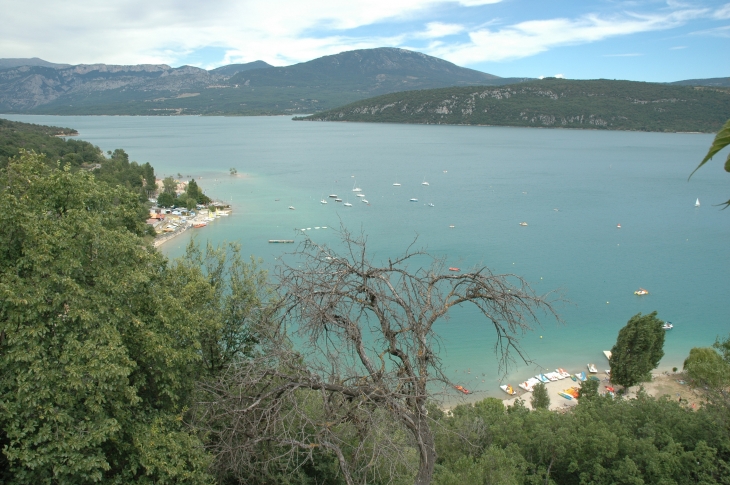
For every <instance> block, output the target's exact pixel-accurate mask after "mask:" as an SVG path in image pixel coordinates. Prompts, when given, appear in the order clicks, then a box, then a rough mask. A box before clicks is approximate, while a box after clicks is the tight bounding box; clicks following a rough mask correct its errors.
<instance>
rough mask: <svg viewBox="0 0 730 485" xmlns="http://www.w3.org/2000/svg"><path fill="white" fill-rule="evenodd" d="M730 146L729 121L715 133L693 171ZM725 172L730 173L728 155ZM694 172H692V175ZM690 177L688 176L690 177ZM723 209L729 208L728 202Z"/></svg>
mask: <svg viewBox="0 0 730 485" xmlns="http://www.w3.org/2000/svg"><path fill="white" fill-rule="evenodd" d="M728 145H730V120H727V121H726V122H725V125H724V126H723V127H722V129H721V130H720V131H719V132H717V135H715V139H714V140H713V141H712V145H711V146H710V149H709V150H708V151H707V155H705V158H703V159H702V161H701V162H700V164H699V165H698V166H697V168H696V169H695V170H694V172H696V171H697V169H699V168H700V167H701V166H702V165H704V164H706V163H707V162H709V161H710V160H711V159H712V157H714V156H715V155H716V154H717V153H718V152H719V151H720V150H722V149H723V148H725V147H726V146H728ZM724 168H725V171H726V172H730V154H728V156H727V159H726V160H725V166H724ZM694 172H692V173H693V174H694ZM691 176H692V175H690V177H691ZM724 205H725V207H728V206H730V200H728V201H727V202H725V204H724Z"/></svg>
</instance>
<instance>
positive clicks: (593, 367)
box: [588, 364, 598, 374]
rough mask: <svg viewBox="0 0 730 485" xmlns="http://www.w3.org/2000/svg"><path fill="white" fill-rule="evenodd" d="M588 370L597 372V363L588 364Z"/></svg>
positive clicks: (592, 372) (593, 372)
mask: <svg viewBox="0 0 730 485" xmlns="http://www.w3.org/2000/svg"><path fill="white" fill-rule="evenodd" d="M588 372H590V373H591V374H597V373H598V369H597V368H596V365H595V364H588Z"/></svg>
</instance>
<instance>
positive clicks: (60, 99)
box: [0, 48, 730, 115]
mask: <svg viewBox="0 0 730 485" xmlns="http://www.w3.org/2000/svg"><path fill="white" fill-rule="evenodd" d="M526 81H534V79H530V78H502V77H498V76H494V75H492V74H487V73H484V72H480V71H476V70H473V69H467V68H463V67H459V66H457V65H455V64H452V63H450V62H447V61H445V60H443V59H438V58H436V57H431V56H428V55H425V54H421V53H418V52H413V51H408V50H404V49H396V48H377V49H363V50H355V51H348V52H342V53H340V54H336V55H331V56H325V57H320V58H318V59H314V60H311V61H308V62H302V63H299V64H294V65H291V66H286V67H274V66H271V65H270V64H267V63H266V62H263V61H255V62H250V63H246V64H231V65H227V66H222V67H219V68H216V69H211V70H205V69H200V68H197V67H192V66H182V67H178V68H172V67H170V66H167V65H164V64H158V65H153V64H141V65H132V66H121V65H107V64H91V65H87V64H81V65H68V64H56V63H52V62H47V61H44V60H42V59H38V58H30V59H0V112H3V113H29V114H59V115H61V114H62V115H181V114H182V115H276V114H307V113H316V112H323V111H327V110H330V109H333V108H336V107H338V106H342V105H346V104H349V103H353V102H356V101H360V100H363V99H367V98H371V97H374V96H379V95H384V94H389V93H397V92H403V91H414V90H428V89H435V88H447V87H459V86H461V87H464V86H502V85H507V84H515V83H522V82H526ZM675 84H685V85H707V86H730V78H716V79H707V80H703V79H696V80H687V81H678V82H677V83H675Z"/></svg>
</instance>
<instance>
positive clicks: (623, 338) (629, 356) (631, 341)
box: [609, 312, 665, 387]
mask: <svg viewBox="0 0 730 485" xmlns="http://www.w3.org/2000/svg"><path fill="white" fill-rule="evenodd" d="M656 315H657V312H652V313H650V314H648V315H642V314H641V313H637V314H636V315H634V316H633V317H631V319H629V321H628V322H627V323H626V326H625V327H624V328H622V329H621V330H620V331H619V333H618V338H617V339H616V344H615V345H614V346H613V348H612V349H611V358H610V359H609V364H610V365H611V381H612V382H614V383H616V384H619V385H621V386H624V387H631V386H633V385H636V384H638V383H639V382H642V381H643V380H647V379H648V378H649V373H650V372H651V371H652V370H653V369H656V368H657V366H658V365H659V361H660V360H661V359H662V357H664V337H665V330H663V329H662V324H663V323H664V322H662V321H661V320H659V319H658V318H657V317H656Z"/></svg>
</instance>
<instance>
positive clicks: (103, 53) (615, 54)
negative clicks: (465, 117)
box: [0, 0, 730, 81]
mask: <svg viewBox="0 0 730 485" xmlns="http://www.w3.org/2000/svg"><path fill="white" fill-rule="evenodd" d="M0 11H2V12H3V13H2V16H1V17H0V32H1V33H0V58H9V57H40V58H42V59H45V60H47V61H51V62H59V63H68V64H82V63H83V64H91V63H106V64H142V63H155V64H157V63H164V64H169V65H171V66H181V65H185V64H189V65H194V66H199V67H203V68H206V69H210V68H213V67H218V66H221V65H225V64H231V63H240V62H250V61H255V60H263V61H266V62H268V63H270V64H273V65H277V66H283V65H289V64H295V63H297V62H302V61H307V60H311V59H314V58H317V57H321V56H324V55H329V54H336V53H338V52H342V51H347V50H353V49H366V48H372V47H401V48H405V49H411V50H415V51H419V52H423V53H425V54H429V55H432V56H436V57H440V58H443V59H446V60H448V61H451V62H454V63H456V64H458V65H461V66H465V67H470V68H472V69H478V70H481V71H484V72H488V73H491V74H495V75H498V76H503V77H513V76H527V77H538V76H556V75H559V76H564V77H567V78H572V79H594V78H609V79H631V80H638V81H676V80H681V79H691V78H708V77H726V76H730V3H726V2H724V1H708V0H696V1H694V0H687V1H683V0H678V1H675V0H670V1H667V0H663V1H652V0H646V1H622V0H595V1H590V0H266V1H264V0H213V1H211V2H203V1H201V0H64V1H63V2H58V1H54V2H51V1H49V0H0Z"/></svg>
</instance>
